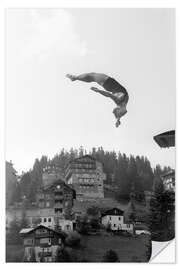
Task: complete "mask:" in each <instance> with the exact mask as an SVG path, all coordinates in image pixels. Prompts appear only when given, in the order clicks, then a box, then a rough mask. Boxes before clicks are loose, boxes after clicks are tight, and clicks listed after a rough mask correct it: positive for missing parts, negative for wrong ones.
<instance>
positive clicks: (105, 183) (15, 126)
mask: <svg viewBox="0 0 180 270" xmlns="http://www.w3.org/2000/svg"><path fill="white" fill-rule="evenodd" d="M175 13H176V12H175V9H174V8H103V7H102V8H7V9H6V10H5V188H6V191H5V200H6V205H5V214H6V222H5V233H6V241H5V249H6V254H5V261H6V263H12V262H21V263H28V262H33V263H35V262H38V263H42V262H43V263H54V262H59V263H149V262H151V260H152V259H153V258H154V257H155V256H156V255H157V254H158V252H159V251H158V250H159V246H161V244H162V245H166V244H167V243H169V242H170V241H172V240H173V239H175V178H176V152H175V150H176V147H175V141H176V140H175V135H176V18H175Z"/></svg>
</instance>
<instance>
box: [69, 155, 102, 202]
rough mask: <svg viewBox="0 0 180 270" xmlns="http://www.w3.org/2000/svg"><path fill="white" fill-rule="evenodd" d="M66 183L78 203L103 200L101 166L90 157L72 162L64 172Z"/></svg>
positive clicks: (86, 156)
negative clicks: (74, 193)
mask: <svg viewBox="0 0 180 270" xmlns="http://www.w3.org/2000/svg"><path fill="white" fill-rule="evenodd" d="M65 179H66V183H67V184H69V185H71V186H72V187H73V188H74V189H75V191H76V198H77V200H79V201H85V200H91V199H96V198H104V180H105V179H106V175H105V174H104V172H103V167H102V164H101V163H100V162H99V161H97V160H96V159H95V158H93V157H92V156H90V155H85V156H82V157H80V158H77V159H74V160H72V161H71V162H70V163H69V164H68V166H67V168H66V172H65Z"/></svg>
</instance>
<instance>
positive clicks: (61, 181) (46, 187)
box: [40, 179, 76, 198]
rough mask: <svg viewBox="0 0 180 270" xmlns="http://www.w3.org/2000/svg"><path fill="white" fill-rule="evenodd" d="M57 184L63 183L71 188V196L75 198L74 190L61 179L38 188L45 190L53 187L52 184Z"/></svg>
mask: <svg viewBox="0 0 180 270" xmlns="http://www.w3.org/2000/svg"><path fill="white" fill-rule="evenodd" d="M58 184H63V185H64V186H66V187H67V188H69V189H71V190H72V192H73V197H74V198H76V192H75V190H74V189H73V188H72V187H70V186H69V185H67V184H66V183H65V182H64V181H63V180H61V179H58V180H56V181H55V182H53V183H52V184H49V185H46V186H43V187H41V188H40V190H43V191H47V190H49V189H51V188H53V187H54V186H56V185H58Z"/></svg>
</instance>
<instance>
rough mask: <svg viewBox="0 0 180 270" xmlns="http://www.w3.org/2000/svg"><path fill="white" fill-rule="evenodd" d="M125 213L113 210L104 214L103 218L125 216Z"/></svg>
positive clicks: (117, 209) (116, 209)
mask: <svg viewBox="0 0 180 270" xmlns="http://www.w3.org/2000/svg"><path fill="white" fill-rule="evenodd" d="M123 214H124V211H122V210H121V209H119V208H116V207H115V208H112V209H109V210H107V211H105V212H103V213H102V215H101V216H102V217H104V216H123Z"/></svg>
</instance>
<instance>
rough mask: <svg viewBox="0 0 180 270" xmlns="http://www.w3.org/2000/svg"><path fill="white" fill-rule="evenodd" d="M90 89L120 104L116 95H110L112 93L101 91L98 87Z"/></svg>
mask: <svg viewBox="0 0 180 270" xmlns="http://www.w3.org/2000/svg"><path fill="white" fill-rule="evenodd" d="M90 89H91V90H93V91H94V92H97V93H99V94H101V95H103V96H105V97H109V98H111V99H112V100H113V101H114V102H115V103H116V102H118V99H117V97H116V96H115V95H113V94H112V93H110V92H107V91H103V90H100V89H98V88H96V87H91V88H90Z"/></svg>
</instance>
